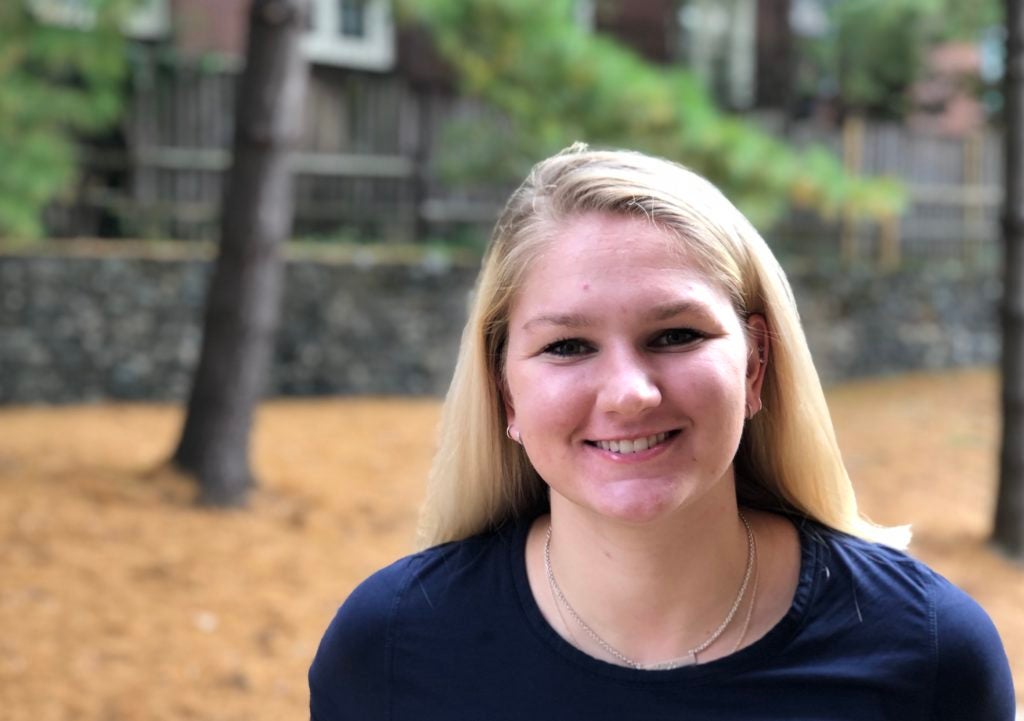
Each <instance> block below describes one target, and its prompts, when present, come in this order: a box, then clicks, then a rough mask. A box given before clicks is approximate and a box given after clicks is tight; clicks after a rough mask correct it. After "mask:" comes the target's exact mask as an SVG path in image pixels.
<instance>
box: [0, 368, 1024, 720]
mask: <svg viewBox="0 0 1024 721" xmlns="http://www.w3.org/2000/svg"><path fill="white" fill-rule="evenodd" d="M996 394H997V386H996V380H995V377H994V375H993V374H992V373H991V372H989V371H984V370H975V371H965V372H957V373H950V374H943V375H916V376H905V377H900V378H893V379H887V380H878V381H870V382H859V383H854V384H849V385H845V386H842V387H839V388H835V389H833V390H832V391H831V392H830V394H829V402H830V405H831V406H832V408H833V412H834V414H835V420H836V425H837V428H838V432H839V436H840V441H841V444H842V446H843V449H844V453H845V454H846V457H847V462H848V465H849V468H850V472H851V475H852V476H853V478H854V479H855V483H856V485H857V488H858V492H859V495H860V498H861V502H862V505H863V507H864V508H865V510H866V511H867V513H868V514H869V515H870V516H872V517H873V518H874V519H875V520H877V521H880V522H884V523H905V522H911V523H913V524H914V527H915V531H916V535H915V541H914V544H913V546H912V552H913V553H915V554H916V555H918V556H919V557H921V558H923V559H924V560H926V561H927V562H929V563H931V564H932V565H933V566H934V567H936V568H937V569H938V570H939V571H941V572H942V573H944V574H945V575H946V576H947V577H949V578H950V579H951V580H953V581H954V582H956V583H957V584H959V585H960V586H962V587H963V588H965V589H966V590H967V591H969V592H970V593H971V594H972V595H974V597H975V598H976V599H978V601H979V602H980V603H981V604H982V605H983V606H984V607H985V608H986V609H987V610H988V611H989V613H990V614H991V615H992V617H993V619H994V620H995V623H996V625H997V626H998V627H999V629H1000V632H1001V633H1002V636H1003V639H1004V642H1005V644H1006V648H1007V651H1008V653H1009V655H1010V659H1011V662H1012V663H1013V666H1014V674H1015V678H1016V682H1017V687H1018V688H1019V689H1022V690H1024V614H1022V613H1020V609H1021V608H1024V566H1021V565H1015V564H1012V563H1010V562H1009V561H1007V560H1005V559H1004V558H1002V557H1000V555H999V554H998V553H995V552H993V551H992V550H991V549H990V547H989V546H988V545H986V542H985V537H986V534H987V529H988V525H989V518H990V516H991V506H992V499H993V493H994V481H993V478H994V474H995V461H994V458H995V447H996V436H997V419H996V416H995V409H996ZM437 418H438V403H437V402H436V401H433V400H407V399H331V400H310V401H278V402H272V403H268V404H266V405H265V406H264V407H263V408H262V410H261V413H260V416H259V421H258V426H257V430H256V437H255V446H254V448H255V451H254V452H255V466H256V468H257V469H258V471H259V473H260V475H261V477H262V479H263V482H264V485H263V489H262V490H261V491H259V492H258V493H257V494H256V496H255V497H254V499H253V502H252V506H251V508H250V509H249V510H247V511H231V512H213V511H208V510H202V509H200V508H197V507H196V506H194V505H193V503H192V500H193V492H192V489H191V486H190V485H189V484H188V483H187V482H185V481H183V480H182V479H180V478H176V477H175V476H174V475H173V474H170V473H168V472H167V471H163V470H160V467H161V462H162V461H163V459H165V458H166V457H167V455H168V454H169V452H170V449H171V447H172V444H173V443H174V440H175V437H176V433H177V431H178V429H179V425H180V423H181V410H180V409H178V408H175V407H170V406H156V405H95V406H87V407H65V408H45V407H39V408H35V407H32V408H5V409H0V534H3V537H2V541H0V629H3V631H2V632H0V719H3V720H4V721H51V720H53V721H61V720H64V719H67V720H69V721H70V720H71V719H74V720H75V721H128V720H132V721H134V720H137V719H138V720H143V719H144V720H146V721H148V720H150V719H176V720H178V719H211V720H212V719H217V720H218V721H236V720H237V721H263V720H266V721H271V720H273V721H281V720H282V719H300V718H306V717H307V716H308V711H307V700H308V698H307V689H306V677H305V675H306V670H307V668H308V665H309V662H310V660H311V658H312V656H313V653H314V651H315V649H316V645H317V642H318V640H319V638H320V634H321V633H322V632H323V629H324V627H325V626H326V624H327V623H328V621H329V620H330V618H331V616H332V614H333V613H334V611H335V608H336V607H337V605H338V604H339V603H340V602H341V600H342V599H343V598H344V597H345V595H346V594H347V593H348V591H349V590H350V589H351V588H352V587H353V585H354V584H355V583H357V582H358V581H359V580H360V579H362V578H363V577H364V576H366V575H367V574H368V573H370V572H371V571H372V570H374V569H375V568H377V567H379V566H381V565H382V564H384V563H386V562H388V561H390V560H392V559H394V558H395V557H397V556H399V555H401V554H404V553H406V552H407V551H408V550H409V549H410V544H411V539H412V528H413V523H414V519H415V508H416V505H417V503H418V501H419V499H420V497H421V493H422V483H423V478H424V476H425V473H426V469H427V466H428V463H429V459H430V454H431V448H432V445H433V440H434V427H435V424H436V421H437Z"/></svg>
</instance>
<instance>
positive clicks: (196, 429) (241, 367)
mask: <svg viewBox="0 0 1024 721" xmlns="http://www.w3.org/2000/svg"><path fill="white" fill-rule="evenodd" d="M307 12H308V7H307V3H306V0H253V2H252V6H251V10H250V15H249V45H248V49H247V53H246V55H247V58H246V65H245V70H244V71H243V73H242V76H241V80H240V86H239V90H238V100H237V103H236V107H235V136H234V161H233V163H232V166H231V170H230V173H229V175H228V179H227V188H226V192H225V195H224V200H223V206H222V210H221V226H220V252H219V254H218V257H217V261H216V265H215V267H214V271H213V277H212V279H211V281H210V287H209V291H208V295H207V299H206V313H205V318H204V325H203V345H202V352H201V354H200V358H199V365H198V367H197V369H196V373H195V377H194V379H193V385H192V393H191V395H190V397H189V402H188V412H187V416H186V419H185V426H184V429H183V431H182V435H181V441H180V442H179V445H178V448H177V450H176V451H175V453H174V462H175V463H176V464H177V465H178V466H180V467H181V468H183V469H184V470H185V471H187V472H190V473H192V474H194V475H195V476H196V477H197V478H198V481H199V485H200V488H201V500H202V502H204V503H206V504H210V505H222V506H232V505H243V504H245V502H246V500H247V496H248V491H249V489H250V488H251V487H252V486H253V485H255V480H254V478H253V475H252V471H251V469H250V465H249V432H250V429H251V426H252V416H253V409H254V407H255V405H256V403H257V401H258V400H259V397H260V395H261V393H262V390H263V385H264V383H265V377H266V375H267V370H268V366H269V361H270V358H271V355H272V349H273V341H274V334H275V330H276V328H277V317H278V313H279V306H280V298H281V280H282V270H283V269H282V263H281V258H280V249H281V246H282V245H283V244H284V242H285V241H286V240H287V238H288V236H289V234H290V233H291V225H292V210H293V208H292V204H293V193H292V178H291V171H290V168H289V162H290V154H291V152H292V150H293V147H294V146H295V144H296V143H297V142H298V139H299V136H300V134H301V129H302V117H303V109H304V100H305V89H306V65H305V60H304V57H303V55H302V51H301V46H300V41H301V37H302V31H303V27H304V19H305V17H306V13H307Z"/></svg>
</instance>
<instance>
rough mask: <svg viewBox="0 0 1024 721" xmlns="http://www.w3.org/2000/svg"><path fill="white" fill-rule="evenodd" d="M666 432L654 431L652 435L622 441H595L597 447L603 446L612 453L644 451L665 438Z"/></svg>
mask: <svg viewBox="0 0 1024 721" xmlns="http://www.w3.org/2000/svg"><path fill="white" fill-rule="evenodd" d="M667 435H668V434H667V433H656V434H655V435H653V436H647V437H646V438H634V439H633V440H622V441H595V443H597V446H598V447H599V448H603V449H604V450H606V451H611V452H612V453H637V452H638V451H646V450H647V449H648V448H650V447H651V446H656V445H658V444H659V443H661V442H662V441H663V440H665V436H667Z"/></svg>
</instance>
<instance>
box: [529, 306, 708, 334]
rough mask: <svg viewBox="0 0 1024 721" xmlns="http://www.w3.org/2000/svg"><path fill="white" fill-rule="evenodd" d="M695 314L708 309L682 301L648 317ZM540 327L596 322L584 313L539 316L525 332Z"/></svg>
mask: <svg viewBox="0 0 1024 721" xmlns="http://www.w3.org/2000/svg"><path fill="white" fill-rule="evenodd" d="M686 313H695V314H698V315H702V316H706V315H707V314H708V308H707V306H706V305H704V304H703V303H700V302H698V301H694V300H681V301H675V302H671V303H662V304H661V305H656V306H654V307H653V308H651V309H650V310H649V311H648V312H647V313H646V316H647V318H648V319H650V320H653V321H663V320H669V319H670V318H675V317H676V316H678V315H683V314H686ZM538 325H554V326H561V327H564V328H588V327H590V326H592V325H594V321H593V320H592V319H591V318H589V317H588V316H586V315H583V314H582V313H545V314H543V315H538V316H535V317H533V318H531V319H530V320H528V321H526V322H525V323H523V330H527V331H528V330H530V329H531V328H533V327H535V326H538Z"/></svg>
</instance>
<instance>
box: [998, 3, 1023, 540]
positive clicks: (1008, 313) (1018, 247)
mask: <svg viewBox="0 0 1024 721" xmlns="http://www.w3.org/2000/svg"><path fill="white" fill-rule="evenodd" d="M1006 30H1007V33H1006V72H1005V77H1004V81H1003V82H1004V92H1003V95H1004V102H1005V105H1004V113H1005V115H1004V125H1005V129H1004V133H1005V135H1004V147H1005V156H1006V157H1005V175H1004V193H1005V195H1004V199H1003V246H1004V248H1005V250H1004V253H1005V258H1004V261H1005V262H1004V266H1003V267H1004V271H1003V304H1002V319H1001V320H1002V326H1003V358H1002V415H1003V435H1002V447H1001V451H1000V458H999V492H998V496H997V500H996V517H995V533H994V540H995V542H996V543H997V544H998V545H999V546H1002V547H1003V548H1004V549H1005V550H1006V551H1008V552H1009V553H1010V554H1011V555H1012V556H1014V557H1016V558H1020V559H1024V44H1022V43H1024V12H1022V8H1021V0H1006Z"/></svg>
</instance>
